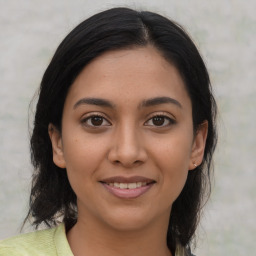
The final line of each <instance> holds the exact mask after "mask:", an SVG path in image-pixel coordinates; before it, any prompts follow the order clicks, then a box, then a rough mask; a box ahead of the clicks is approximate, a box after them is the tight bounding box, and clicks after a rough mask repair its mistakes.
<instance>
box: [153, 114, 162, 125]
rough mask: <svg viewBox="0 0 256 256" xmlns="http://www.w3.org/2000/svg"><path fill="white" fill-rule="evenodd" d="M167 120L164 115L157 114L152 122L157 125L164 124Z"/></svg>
mask: <svg viewBox="0 0 256 256" xmlns="http://www.w3.org/2000/svg"><path fill="white" fill-rule="evenodd" d="M164 122H165V117H163V116H155V117H153V118H152V123H153V124H154V125H155V126H162V125H163V124H164Z"/></svg>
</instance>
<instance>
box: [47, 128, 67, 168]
mask: <svg viewBox="0 0 256 256" xmlns="http://www.w3.org/2000/svg"><path fill="white" fill-rule="evenodd" d="M48 134H49V137H50V140H51V143H52V154H53V156H52V157H53V162H54V163H55V164H56V165H57V166H58V167H60V168H66V162H65V159H64V154H63V145H62V138H61V134H60V131H59V130H58V129H57V128H56V127H55V126H54V125H53V124H49V126H48Z"/></svg>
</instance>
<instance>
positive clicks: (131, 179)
mask: <svg viewBox="0 0 256 256" xmlns="http://www.w3.org/2000/svg"><path fill="white" fill-rule="evenodd" d="M100 182H102V183H115V182H117V183H135V182H146V183H154V182H156V181H155V180H153V179H150V178H146V177H142V176H132V177H123V176H114V177H109V178H106V179H103V180H101V181H100Z"/></svg>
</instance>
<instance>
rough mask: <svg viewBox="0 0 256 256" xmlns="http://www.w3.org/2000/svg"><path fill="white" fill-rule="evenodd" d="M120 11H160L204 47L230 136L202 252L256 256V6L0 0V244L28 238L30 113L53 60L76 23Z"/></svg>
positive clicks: (223, 139) (218, 164)
mask: <svg viewBox="0 0 256 256" xmlns="http://www.w3.org/2000/svg"><path fill="white" fill-rule="evenodd" d="M120 5H125V6H130V7H134V8H138V9H140V8H143V9H148V10H153V11H156V12H159V13H161V14H163V15H166V16H168V17H170V18H172V19H174V20H176V21H178V22H179V23H180V24H182V25H184V26H185V28H186V29H187V30H188V31H189V33H190V35H191V36H192V37H193V39H194V41H195V42H196V44H197V45H198V47H199V48H200V50H201V53H202V55H203V58H204V59H205V60H206V64H207V66H208V68H209V71H210V74H211V79H212V84H213V88H214V92H215V95H216V99H217V102H218V105H219V111H220V115H219V128H220V132H219V133H220V134H219V136H220V139H219V145H218V148H217V152H216V156H215V185H214V189H213V194H212V197H211V200H210V201H209V203H208V205H207V207H206V210H205V212H204V216H203V218H202V223H201V226H200V229H199V231H200V232H199V235H198V239H197V242H198V248H197V249H196V251H195V252H196V253H197V255H243V256H244V255H252V253H253V252H252V251H253V250H255V249H256V246H255V238H256V236H255V233H256V221H255V211H256V204H255V203H256V186H255V183H256V182H255V180H256V166H255V164H256V161H255V152H256V136H255V128H256V121H255V108H256V103H255V98H256V89H255V82H256V79H255V78H256V77H255V76H256V75H255V71H256V59H255V56H256V43H255V42H256V18H255V17H256V16H255V10H256V1H254V0H247V1H243V0H233V1H224V0H215V1H205V0H192V1H185V0H180V1H173V0H158V1H157V0H152V1H146V0H144V1H109V0H108V1H103V0H100V1H82V0H76V1H75V0H64V1H62V0H55V1H52V0H41V1H40V0H27V1H25V0H23V1H22V0H8V1H6V0H0V26H1V27H0V28H1V30H0V31H1V32H0V56H1V57H0V207H1V210H0V239H3V238H6V237H9V236H12V235H15V234H18V233H19V228H20V226H21V223H22V220H23V218H24V216H25V214H26V210H27V205H28V192H29V184H30V181H31V173H32V167H31V166H30V163H29V147H28V138H29V132H28V130H29V129H28V128H29V124H28V123H29V120H28V119H29V117H28V116H30V117H32V116H33V113H32V112H33V111H30V112H29V111H28V106H29V103H30V101H31V99H32V97H33V95H34V93H35V91H36V89H37V88H38V85H39V83H40V80H41V77H42V74H43V72H44V70H45V68H46V66H47V64H48V63H49V61H50V59H51V57H52V55H53V53H54V51H55V49H56V47H57V46H58V44H59V43H60V41H61V40H62V39H63V38H64V36H65V35H66V34H67V33H68V32H69V31H70V30H71V29H72V28H73V27H74V26H75V25H77V24H78V23H79V22H81V21H82V20H84V19H85V18H86V17H88V16H90V15H92V14H94V13H95V12H98V11H101V10H104V9H106V8H110V7H116V6H120ZM32 110H33V107H32ZM26 230H28V229H26ZM26 230H25V231H26Z"/></svg>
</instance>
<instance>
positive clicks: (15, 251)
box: [0, 224, 73, 256]
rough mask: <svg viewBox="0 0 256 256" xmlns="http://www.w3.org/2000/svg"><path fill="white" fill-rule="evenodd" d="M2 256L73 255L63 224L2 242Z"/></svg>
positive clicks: (0, 249)
mask: <svg viewBox="0 0 256 256" xmlns="http://www.w3.org/2000/svg"><path fill="white" fill-rule="evenodd" d="M0 256H73V253H72V251H71V249H70V247H69V244H68V241H67V237H66V232H65V226H64V224H61V225H59V226H58V227H56V228H51V229H46V230H40V231H36V232H32V233H27V234H22V235H18V236H16V237H13V238H9V239H6V240H3V241H1V242H0Z"/></svg>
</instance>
